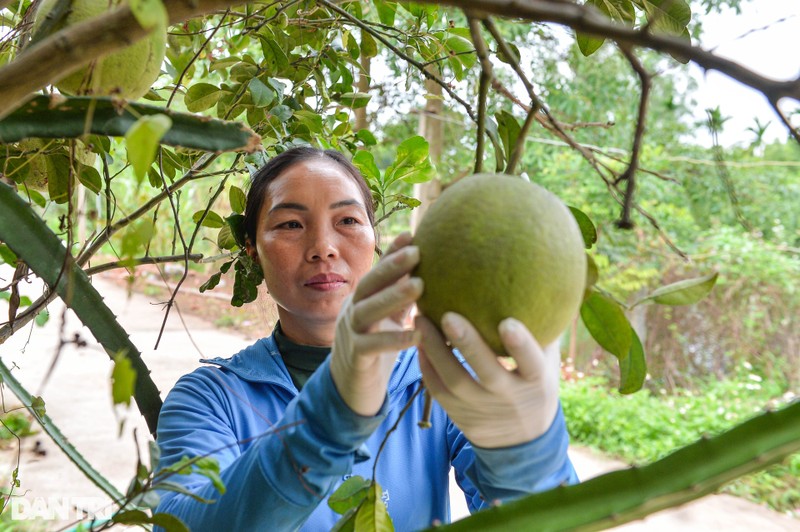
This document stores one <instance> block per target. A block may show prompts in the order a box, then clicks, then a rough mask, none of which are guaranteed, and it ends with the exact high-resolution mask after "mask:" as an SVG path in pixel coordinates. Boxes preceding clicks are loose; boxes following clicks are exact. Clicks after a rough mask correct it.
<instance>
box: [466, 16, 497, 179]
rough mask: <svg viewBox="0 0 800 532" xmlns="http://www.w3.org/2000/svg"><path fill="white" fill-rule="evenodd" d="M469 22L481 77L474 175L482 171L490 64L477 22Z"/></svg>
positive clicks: (471, 20)
mask: <svg viewBox="0 0 800 532" xmlns="http://www.w3.org/2000/svg"><path fill="white" fill-rule="evenodd" d="M467 20H468V21H469V33H470V36H471V37H472V44H473V45H474V46H475V54H476V55H477V56H478V60H479V61H480V65H481V75H480V79H479V80H478V133H477V139H476V146H475V173H476V174H478V173H480V172H481V171H482V170H483V151H484V146H485V145H486V134H485V133H486V99H487V96H488V94H489V81H490V80H491V79H492V77H494V76H493V74H492V62H491V61H490V60H489V52H488V51H487V50H486V42H485V41H484V40H483V36H482V35H481V28H480V26H479V25H478V20H477V19H476V18H474V17H472V16H469V15H467Z"/></svg>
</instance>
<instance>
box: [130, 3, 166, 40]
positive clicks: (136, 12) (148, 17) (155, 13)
mask: <svg viewBox="0 0 800 532" xmlns="http://www.w3.org/2000/svg"><path fill="white" fill-rule="evenodd" d="M128 5H129V6H130V8H131V12H132V13H133V16H134V17H136V21H137V22H138V23H139V25H140V26H141V27H143V28H144V29H146V30H154V31H159V29H161V28H166V27H167V26H168V25H169V15H168V14H167V8H166V7H164V3H163V2H162V1H161V0H130V2H129V3H128ZM162 31H163V30H162ZM162 38H163V37H162Z"/></svg>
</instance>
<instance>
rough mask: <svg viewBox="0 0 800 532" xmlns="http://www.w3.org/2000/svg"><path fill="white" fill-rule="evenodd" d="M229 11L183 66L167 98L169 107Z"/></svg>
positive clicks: (226, 12)
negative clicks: (187, 74)
mask: <svg viewBox="0 0 800 532" xmlns="http://www.w3.org/2000/svg"><path fill="white" fill-rule="evenodd" d="M228 11H230V9H228V10H226V11H225V13H224V14H223V15H222V17H220V19H219V24H217V25H216V27H214V31H212V32H211V34H210V35H209V36H208V37H207V38H206V40H205V42H203V44H202V45H201V46H200V48H198V49H197V52H195V54H194V56H192V58H191V59H190V60H189V62H188V63H186V66H185V67H184V68H183V71H182V72H181V75H180V76H178V81H176V82H175V87H173V89H172V92H171V93H170V95H169V99H168V100H167V109H169V108H170V106H171V105H172V100H173V99H174V98H175V94H177V92H178V89H179V88H180V86H181V83H183V78H184V76H186V73H187V72H188V71H189V69H190V68H191V67H192V65H193V64H194V62H195V61H197V58H198V57H200V54H201V53H203V50H205V49H206V46H208V43H210V42H211V39H213V38H214V35H216V34H217V32H218V31H219V29H220V28H221V27H222V23H223V22H225V17H226V16H228Z"/></svg>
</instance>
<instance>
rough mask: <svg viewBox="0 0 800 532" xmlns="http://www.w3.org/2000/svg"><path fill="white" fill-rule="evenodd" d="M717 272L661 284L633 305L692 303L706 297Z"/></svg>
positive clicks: (715, 280)
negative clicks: (664, 284)
mask: <svg viewBox="0 0 800 532" xmlns="http://www.w3.org/2000/svg"><path fill="white" fill-rule="evenodd" d="M718 276H719V274H718V273H717V272H714V273H710V274H708V275H704V276H702V277H697V278H695V279H684V280H683V281H678V282H677V283H672V284H668V285H667V286H662V287H661V288H659V289H657V290H653V291H652V292H651V293H650V294H648V295H647V296H645V297H644V298H642V299H640V300H639V301H637V302H636V303H635V304H634V305H633V306H636V305H640V304H642V303H657V304H659V305H673V306H675V305H694V304H695V303H697V302H698V301H700V300H701V299H703V298H704V297H706V296H707V295H708V294H709V293H710V292H711V290H712V289H713V288H714V284H716V282H717V277H718Z"/></svg>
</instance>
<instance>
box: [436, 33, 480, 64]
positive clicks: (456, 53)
mask: <svg viewBox="0 0 800 532" xmlns="http://www.w3.org/2000/svg"><path fill="white" fill-rule="evenodd" d="M442 44H444V47H445V49H446V50H447V52H448V54H450V55H451V56H452V57H453V58H454V59H456V60H458V61H459V62H460V63H461V64H462V65H464V68H467V69H469V68H472V66H473V65H474V64H475V62H476V61H477V58H478V56H477V55H476V54H475V46H473V44H472V42H470V41H469V40H468V39H465V38H463V37H459V36H458V35H450V36H449V37H447V38H446V39H444V42H443V43H442Z"/></svg>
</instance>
